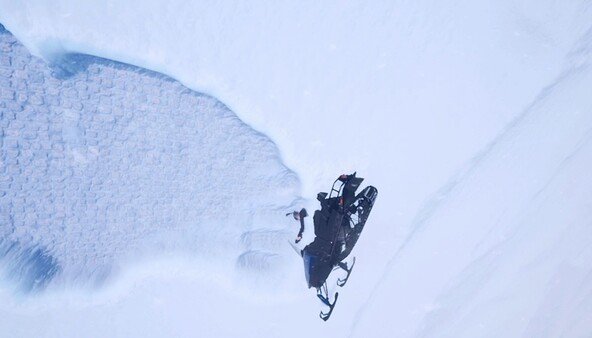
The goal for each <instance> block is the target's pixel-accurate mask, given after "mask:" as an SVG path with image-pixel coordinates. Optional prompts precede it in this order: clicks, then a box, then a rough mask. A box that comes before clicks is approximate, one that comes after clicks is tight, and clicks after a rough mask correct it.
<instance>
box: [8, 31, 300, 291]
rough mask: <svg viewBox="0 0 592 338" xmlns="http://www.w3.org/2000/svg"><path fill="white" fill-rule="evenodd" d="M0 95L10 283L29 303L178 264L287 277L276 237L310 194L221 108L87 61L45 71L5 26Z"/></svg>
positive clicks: (149, 77) (77, 59)
mask: <svg viewBox="0 0 592 338" xmlns="http://www.w3.org/2000/svg"><path fill="white" fill-rule="evenodd" d="M0 90H1V92H0V118H1V120H0V139H1V144H0V146H1V157H0V225H1V226H0V272H3V273H4V274H5V275H6V277H7V278H8V279H9V280H11V281H13V282H14V283H16V285H18V287H19V288H20V289H22V290H25V291H32V290H42V289H44V288H46V287H47V286H48V285H50V284H52V283H53V284H56V285H65V284H89V283H90V284H91V285H94V284H101V283H102V282H103V281H105V280H106V279H108V278H109V277H110V276H112V274H113V272H114V271H116V270H117V269H119V268H122V267H123V266H124V265H125V264H126V262H133V261H136V260H138V259H140V258H141V257H142V258H143V259H150V257H152V256H159V255H162V254H164V253H172V252H173V253H174V252H185V253H190V254H192V255H196V256H199V257H203V258H204V259H207V260H211V259H217V260H220V261H222V262H225V264H226V265H228V266H230V267H238V268H246V269H259V270H265V271H274V269H277V268H278V266H279V265H280V264H279V262H280V261H281V259H278V257H280V258H281V257H282V256H281V255H280V254H279V251H280V250H281V248H278V247H275V246H273V245H269V243H270V242H273V241H270V240H269V239H268V237H270V236H271V237H282V236H285V235H286V234H285V232H286V223H285V220H284V218H283V217H282V216H283V215H282V213H283V210H284V209H285V208H286V206H289V205H290V204H292V203H293V201H294V200H295V199H296V198H297V194H298V189H299V181H298V179H297V177H296V175H295V174H294V173H293V172H291V171H290V170H289V169H287V168H286V167H285V166H284V165H283V164H282V162H281V158H280V155H279V152H278V150H277V148H276V146H275V144H274V143H273V142H272V141H271V140H270V139H269V138H267V137H266V136H265V135H263V134H261V133H259V132H257V131H254V130H253V129H251V128H250V127H249V126H247V125H245V124H244V123H243V122H242V121H240V120H239V119H238V118H237V117H236V115H235V114H234V113H233V112H232V111H230V110H229V109H228V108H227V107H226V106H225V105H224V104H222V103H221V102H219V101H217V100H216V99H214V98H212V97H210V96H207V95H203V94H200V93H197V92H194V91H192V90H189V89H187V88H186V87H184V86H183V85H182V84H180V83H179V82H177V81H175V80H173V79H171V78H169V77H167V76H164V75H162V74H158V73H155V72H152V71H149V70H146V69H141V68H138V67H135V66H131V65H127V64H123V63H118V62H114V61H110V60H106V59H102V58H98V57H93V56H89V55H81V54H71V55H65V56H63V57H61V58H59V59H57V61H55V62H54V63H53V64H51V65H47V64H46V63H45V62H44V61H42V60H41V59H38V58H36V57H33V56H32V55H31V54H30V53H29V52H28V51H27V50H26V49H25V47H24V46H23V45H22V44H20V43H19V42H18V41H17V40H16V39H15V38H14V37H13V36H12V34H10V33H9V32H8V31H6V30H5V29H4V27H3V26H1V25H0ZM280 211H282V212H280ZM250 234H258V235H256V236H255V235H250ZM262 234H263V235H262ZM245 238H249V240H248V241H245ZM250 252H259V253H260V254H257V255H249V254H248V253H250ZM250 256H253V258H252V259H249V257H250Z"/></svg>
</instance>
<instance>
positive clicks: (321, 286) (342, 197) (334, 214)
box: [301, 173, 378, 321]
mask: <svg viewBox="0 0 592 338" xmlns="http://www.w3.org/2000/svg"><path fill="white" fill-rule="evenodd" d="M363 180H364V179H363V178H361V177H356V173H353V174H351V175H341V176H339V177H338V178H337V179H336V180H335V182H334V183H333V186H332V187H331V192H330V193H329V194H327V193H326V192H320V193H319V194H318V195H317V199H318V200H319V202H320V203H321V209H320V210H316V211H315V213H314V216H313V220H314V232H315V239H314V241H312V242H311V243H310V244H308V245H307V246H306V247H305V248H304V249H303V250H302V251H301V254H302V259H303V260H304V273H305V276H306V281H307V282H308V287H309V288H311V287H315V288H316V289H317V296H318V297H319V299H320V300H321V301H322V302H323V303H324V304H325V305H327V306H328V307H329V312H327V313H323V312H322V311H321V313H320V317H321V319H323V320H325V321H326V320H328V319H329V317H330V316H331V313H332V312H333V308H334V307H335V303H336V302H337V297H338V296H339V293H338V292H336V293H335V296H334V299H333V302H331V301H330V300H329V294H328V290H327V277H329V275H330V274H331V272H332V271H333V270H337V269H343V270H345V272H346V273H347V275H346V276H345V278H343V279H338V281H337V285H339V286H340V287H342V286H344V285H345V283H346V282H347V280H348V278H349V275H350V273H351V271H352V268H353V266H354V264H355V262H356V260H355V257H354V259H353V261H352V264H351V266H349V267H348V265H347V263H345V262H343V260H344V259H345V258H347V256H348V255H349V254H350V252H351V251H352V249H353V248H354V246H355V245H356V242H357V241H358V238H359V237H360V234H361V233H362V230H363V229H364V224H366V220H367V219H368V215H369V214H370V211H371V210H372V206H373V205H374V200H376V195H377V194H378V190H377V189H376V188H375V187H373V186H367V187H366V188H364V189H363V190H362V191H361V192H360V193H359V194H357V195H356V194H355V193H356V190H357V189H358V187H359V186H360V184H361V183H362V181H363Z"/></svg>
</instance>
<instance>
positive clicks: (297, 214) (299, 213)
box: [286, 208, 308, 243]
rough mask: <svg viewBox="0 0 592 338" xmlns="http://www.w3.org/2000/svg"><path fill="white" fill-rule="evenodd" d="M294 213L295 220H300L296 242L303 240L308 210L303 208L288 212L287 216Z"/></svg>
mask: <svg viewBox="0 0 592 338" xmlns="http://www.w3.org/2000/svg"><path fill="white" fill-rule="evenodd" d="M290 215H292V216H293V217H294V219H295V220H297V221H298V220H299V221H300V231H298V235H297V236H296V240H295V241H294V242H295V243H298V242H300V241H301V240H302V233H304V217H306V216H308V212H306V209H304V208H302V209H301V210H300V211H296V210H295V211H293V212H289V213H287V214H286V216H290Z"/></svg>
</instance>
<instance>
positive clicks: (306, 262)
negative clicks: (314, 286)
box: [302, 250, 317, 288]
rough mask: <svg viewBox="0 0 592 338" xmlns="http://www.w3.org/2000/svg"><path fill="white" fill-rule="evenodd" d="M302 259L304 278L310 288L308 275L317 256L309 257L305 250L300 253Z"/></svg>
mask: <svg viewBox="0 0 592 338" xmlns="http://www.w3.org/2000/svg"><path fill="white" fill-rule="evenodd" d="M302 259H303V260H304V276H305V277H306V282H307V283H308V287H309V288H310V286H311V285H310V275H311V271H312V269H313V267H314V264H315V262H316V260H317V256H314V255H311V254H310V253H309V252H308V251H307V250H305V251H303V252H302Z"/></svg>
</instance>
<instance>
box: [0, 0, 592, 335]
mask: <svg viewBox="0 0 592 338" xmlns="http://www.w3.org/2000/svg"><path fill="white" fill-rule="evenodd" d="M0 7H1V8H2V11H0V22H2V23H3V24H5V25H6V26H7V27H8V28H9V29H10V30H11V31H12V32H14V33H15V35H16V36H17V37H18V38H19V39H20V40H21V41H23V43H24V45H25V46H26V47H27V48H28V49H29V50H30V51H31V52H32V53H33V54H34V55H37V56H41V57H43V58H44V59H45V60H46V62H48V63H50V64H52V63H57V64H61V62H60V60H61V59H62V55H63V53H64V52H79V53H86V54H93V55H98V56H101V57H105V58H109V59H114V60H118V61H120V62H126V63H131V64H135V65H138V66H141V67H145V68H148V69H152V70H155V71H159V72H161V73H165V74H168V75H170V76H172V77H173V78H175V79H178V80H179V81H181V82H182V83H183V84H185V85H187V86H188V87H189V88H192V89H194V90H198V91H199V92H203V93H208V94H209V95H212V96H214V97H216V98H217V99H218V100H221V101H222V102H223V103H224V104H225V105H226V106H228V107H229V108H230V109H231V110H232V111H233V112H236V114H237V115H238V116H239V117H240V118H241V119H242V120H244V121H245V122H246V123H248V124H249V125H251V126H253V127H254V128H255V129H257V130H260V131H261V132H263V133H265V135H267V136H268V137H270V138H271V139H272V140H273V141H274V142H275V144H277V145H278V147H279V149H280V151H281V154H282V159H283V160H284V161H285V163H286V165H287V166H288V167H289V168H291V169H292V170H293V171H294V172H296V173H297V174H298V177H299V180H300V182H302V195H303V196H306V197H309V198H311V197H313V196H314V195H315V194H316V192H317V191H319V190H324V189H327V188H328V187H327V185H328V184H330V182H331V181H332V180H333V179H334V177H335V175H336V174H340V173H342V172H350V171H353V170H358V172H359V173H360V174H361V175H362V176H363V177H366V178H367V181H368V183H369V184H373V185H375V186H377V187H378V188H379V189H380V192H381V195H380V197H379V199H378V201H377V205H376V207H375V209H374V211H373V215H372V216H371V219H370V221H369V227H368V228H367V230H365V234H364V236H363V237H362V239H361V240H360V242H359V244H358V247H357V248H356V251H355V252H354V254H356V255H357V257H358V264H357V266H356V273H355V274H353V275H352V278H351V279H350V282H349V284H348V286H347V290H344V294H343V296H342V297H340V300H339V307H338V308H337V309H336V311H335V313H334V316H333V318H332V319H331V321H330V322H328V323H320V321H319V320H318V319H317V318H316V313H317V311H318V310H319V306H318V304H316V303H315V299H314V294H313V293H312V292H306V290H304V289H303V288H304V286H303V285H302V284H303V283H302V279H301V278H302V276H301V271H300V270H301V263H300V262H298V260H297V258H296V257H292V256H289V257H292V259H290V258H288V257H287V256H284V255H292V254H291V253H283V251H282V249H281V248H276V249H275V250H277V251H274V250H270V251H271V252H274V253H276V254H277V255H276V256H273V257H276V258H281V259H282V260H283V262H284V266H283V268H282V269H280V268H278V269H271V271H272V275H274V276H278V278H279V276H280V275H282V276H283V277H288V278H285V279H286V280H290V277H294V280H295V282H294V283H295V285H288V284H289V283H288V282H286V284H284V287H279V288H276V289H270V290H263V291H261V290H259V291H256V290H257V287H254V286H253V285H250V286H245V285H241V283H232V282H229V281H228V279H229V278H228V276H231V275H234V276H238V277H239V278H238V279H239V280H242V279H243V277H245V276H248V275H249V274H248V273H242V272H244V271H242V270H240V269H237V270H234V268H232V269H227V270H224V269H223V271H220V272H219V274H214V276H208V274H207V273H205V275H204V274H203V272H198V271H200V270H204V267H205V270H206V271H212V270H211V269H213V268H212V266H211V265H210V264H209V263H206V262H203V261H199V260H198V259H197V258H196V256H195V255H196V254H197V253H191V254H190V255H189V257H188V258H187V260H184V259H183V260H179V259H177V258H176V259H173V260H166V259H165V262H164V263H158V262H154V259H151V258H147V262H146V264H145V265H140V264H138V263H137V262H136V263H133V264H126V265H125V266H126V268H125V269H123V271H122V273H121V274H120V275H119V277H118V278H117V279H115V280H114V281H113V282H112V283H110V284H108V287H107V288H106V290H104V291H101V292H102V293H101V292H99V291H92V292H90V295H86V294H84V295H81V296H80V295H72V294H73V293H75V292H73V291H72V290H71V289H68V288H66V289H65V290H64V291H61V292H62V293H58V294H57V295H55V296H49V295H42V296H40V297H41V298H35V299H31V298H29V297H25V300H21V301H18V300H13V299H12V298H13V297H12V296H10V293H8V296H7V298H6V299H4V300H5V302H3V304H8V305H5V306H4V308H3V309H2V311H3V313H4V316H3V318H4V320H5V324H6V325H3V327H10V328H11V329H18V330H20V331H19V332H20V333H21V336H39V335H40V333H43V332H45V334H47V335H49V336H68V335H76V333H77V332H79V331H80V330H85V328H89V327H96V328H97V329H96V330H93V334H95V335H97V336H104V335H105V334H111V335H120V336H125V335H126V334H127V335H129V334H130V332H131V333H133V334H135V335H143V336H146V335H149V334H153V335H156V336H162V335H171V333H172V334H173V335H179V336H193V335H195V332H200V333H203V334H204V335H210V336H212V335H218V336H220V335H226V336H229V335H230V336H237V335H240V336H248V335H251V336H262V335H263V336H292V335H293V336H302V335H312V336H326V335H328V334H330V335H332V336H347V335H350V336H356V337H357V336H362V337H365V336H378V337H380V336H387V337H390V336H394V335H399V336H421V335H424V336H442V335H444V336H454V337H459V336H467V337H473V336H500V335H503V336H532V335H541V336H561V335H565V336H588V335H589V332H590V331H592V329H591V328H590V326H589V324H587V323H588V322H591V321H590V320H589V318H590V317H591V316H590V299H589V294H590V293H589V287H587V285H588V284H589V283H587V281H588V280H589V277H588V276H589V273H590V263H588V262H589V261H590V260H589V259H588V258H589V251H588V250H587V248H586V242H587V239H589V238H590V230H589V224H590V214H589V211H588V210H590V195H589V191H590V189H589V187H590V178H589V177H588V176H589V175H588V174H587V173H588V172H589V171H590V170H589V169H590V154H589V151H590V148H589V141H588V138H589V136H588V135H589V131H588V130H589V127H590V121H589V117H590V115H591V114H592V113H591V108H590V99H589V98H588V97H587V91H586V89H587V88H590V78H589V71H588V63H589V57H590V54H589V51H590V31H591V25H590V22H592V11H591V4H590V2H589V1H584V0H582V1H570V2H557V1H551V0H548V1H546V0H545V1H536V2H535V1H522V2H519V3H517V2H515V1H481V2H474V1H447V2H437V1H400V2H388V1H384V2H383V1H376V2H371V3H367V2H363V1H350V2H347V3H341V2H340V3H335V2H323V3H317V2H312V1H311V2H301V1H300V2H276V1H256V2H249V3H223V2H207V1H191V2H189V1H181V0H179V1H173V2H171V1H167V2H165V1H158V0H153V1H144V2H142V3H141V5H140V4H138V3H134V2H115V1H88V2H84V3H80V2H77V1H72V0H60V1H55V2H52V3H47V2H44V1H40V0H33V1H28V2H27V3H25V4H22V3H17V2H12V1H0ZM97 27H101V29H97ZM107 63H109V61H107ZM241 130H242V129H241ZM276 159H279V157H278V156H276ZM278 165H279V166H280V167H281V164H278ZM283 170H284V169H282V171H283ZM247 177H248V176H247ZM272 177H275V176H272ZM290 180H294V178H290ZM263 181H264V182H266V183H265V184H267V181H266V180H263ZM271 182H277V181H274V180H272V181H271ZM273 184H274V183H272V186H273ZM294 184H296V183H294ZM276 186H285V185H284V184H276ZM288 190H290V189H288ZM270 191H271V194H272V198H273V194H274V193H276V190H275V189H274V188H271V189H270ZM291 191H292V192H291V193H287V195H285V193H284V192H280V193H279V194H280V195H281V196H283V198H285V202H281V203H280V202H278V203H277V204H273V203H272V206H271V209H267V208H263V209H264V210H269V212H270V213H271V215H272V216H270V217H271V219H273V220H274V221H272V222H271V223H274V224H275V225H276V226H278V227H280V228H281V229H284V230H285V229H287V228H286V227H287V226H289V225H288V224H287V223H283V224H284V225H283V226H279V225H278V223H276V222H275V220H276V219H277V220H278V222H285V220H282V221H279V218H281V217H277V215H278V214H280V211H279V210H280V209H282V208H283V207H284V206H286V205H288V204H290V203H291V202H292V201H293V199H294V198H297V196H296V193H295V192H294V191H295V190H291ZM263 194H265V193H263ZM290 195H291V198H292V200H291V199H290V197H287V196H290ZM183 198H186V197H183ZM257 200H258V198H256V199H255V201H257ZM264 200H265V198H264ZM313 202H314V201H311V202H308V201H299V202H296V203H295V204H297V205H298V206H299V205H301V204H308V205H309V206H311V207H312V206H314V203H313ZM266 203H267V202H265V203H261V205H262V206H265V205H266ZM246 209H248V210H251V211H253V210H261V209H250V207H249V208H246ZM180 210H181V209H180ZM182 210H185V209H182ZM282 211H283V210H282ZM262 212H264V213H265V211H262ZM246 213H248V212H246ZM274 217H276V218H274ZM253 223H254V224H258V223H259V222H253ZM263 223H270V222H269V221H267V220H266V221H264V222H263ZM268 226H269V225H265V226H264V228H267V227H268ZM215 228H216V231H217V230H219V229H226V226H223V227H215ZM211 229H212V228H209V230H211ZM290 230H292V229H290ZM31 231H32V230H31ZM175 231H176V230H174V231H172V232H173V233H175ZM241 231H243V229H241V230H238V229H233V230H232V231H231V232H232V233H233V234H234V237H235V238H236V237H237V236H239V235H240V234H242V232H241ZM125 233H130V234H131V233H133V230H127V231H126V232H125ZM255 233H256V234H259V233H260V232H258V231H256V232H255ZM210 234H211V232H210ZM187 235H189V236H187V237H185V238H187V239H188V241H190V240H191V238H192V237H191V235H194V234H191V233H187ZM179 237H183V236H179ZM154 238H161V236H160V235H157V236H155V237H154ZM258 238H263V239H262V241H264V242H265V243H277V241H274V239H277V237H274V236H271V240H268V241H266V240H265V238H270V237H269V236H267V235H265V232H264V233H263V235H262V236H261V237H258ZM166 242H167V243H172V244H173V245H172V246H174V247H175V248H177V247H179V246H180V247H181V248H182V247H183V243H185V245H186V246H187V242H184V241H180V242H179V241H178V240H177V239H173V240H168V239H167V240H166ZM248 242H249V241H247V243H248ZM234 243H238V242H237V241H235V242H234ZM241 243H243V245H244V242H241ZM155 248H156V246H151V245H150V244H148V246H147V247H146V250H145V251H144V252H143V253H142V254H138V255H137V256H136V258H137V257H138V256H145V255H144V254H145V253H151V252H152V253H154V252H155ZM215 248H220V247H219V246H218V245H217V244H216V245H214V246H212V249H215ZM227 249H228V248H226V249H221V250H220V251H221V252H222V255H226V253H227V251H226V250H227ZM241 250H245V251H241ZM241 250H234V251H230V254H229V255H228V256H229V257H227V259H226V262H236V257H237V255H238V256H239V257H240V254H241V253H242V252H249V250H248V248H246V249H245V248H244V247H243V248H241ZM268 250H269V249H268ZM132 251H133V250H132ZM156 252H162V251H160V250H156ZM251 252H255V253H256V252H258V251H251ZM195 261H197V262H195ZM118 264H122V262H121V261H119V262H118ZM192 264H194V265H192ZM224 266H228V265H224ZM189 267H192V268H189ZM290 273H293V274H294V275H292V276H285V274H290ZM216 276H218V277H220V278H218V277H216ZM299 278H300V281H297V279H299ZM266 279H267V278H266ZM280 280H281V278H280ZM214 281H215V283H214ZM533 281H537V283H538V284H537V283H534V282H533ZM214 284H218V285H219V287H215V286H213V285H214ZM196 285H197V286H199V287H198V288H196V287H195V286H196ZM89 297H90V300H89ZM215 301H216V302H215ZM196 304H199V306H198V308H197V309H196V308H195V307H196ZM204 304H208V305H209V306H204ZM211 304H215V305H214V306H212V305H211ZM138 309H148V310H146V311H142V312H141V313H142V314H141V315H140V314H138V313H139V311H138ZM170 314H174V315H170ZM222 315H226V316H227V317H222ZM229 317H230V318H232V322H233V325H232V327H230V326H228V325H224V324H225V323H226V322H225V321H224V320H222V319H221V318H225V319H227V318H229ZM72 318H75V319H76V322H77V323H78V324H77V325H78V326H77V327H71V326H68V325H64V324H63V323H69V322H71V319H72ZM196 318H198V319H196ZM40 319H43V320H41V321H40ZM39 322H41V323H43V325H41V327H35V326H32V325H30V323H39ZM8 323H10V324H11V325H8ZM294 323H297V329H294V326H295V324H294ZM85 331H88V330H85Z"/></svg>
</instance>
